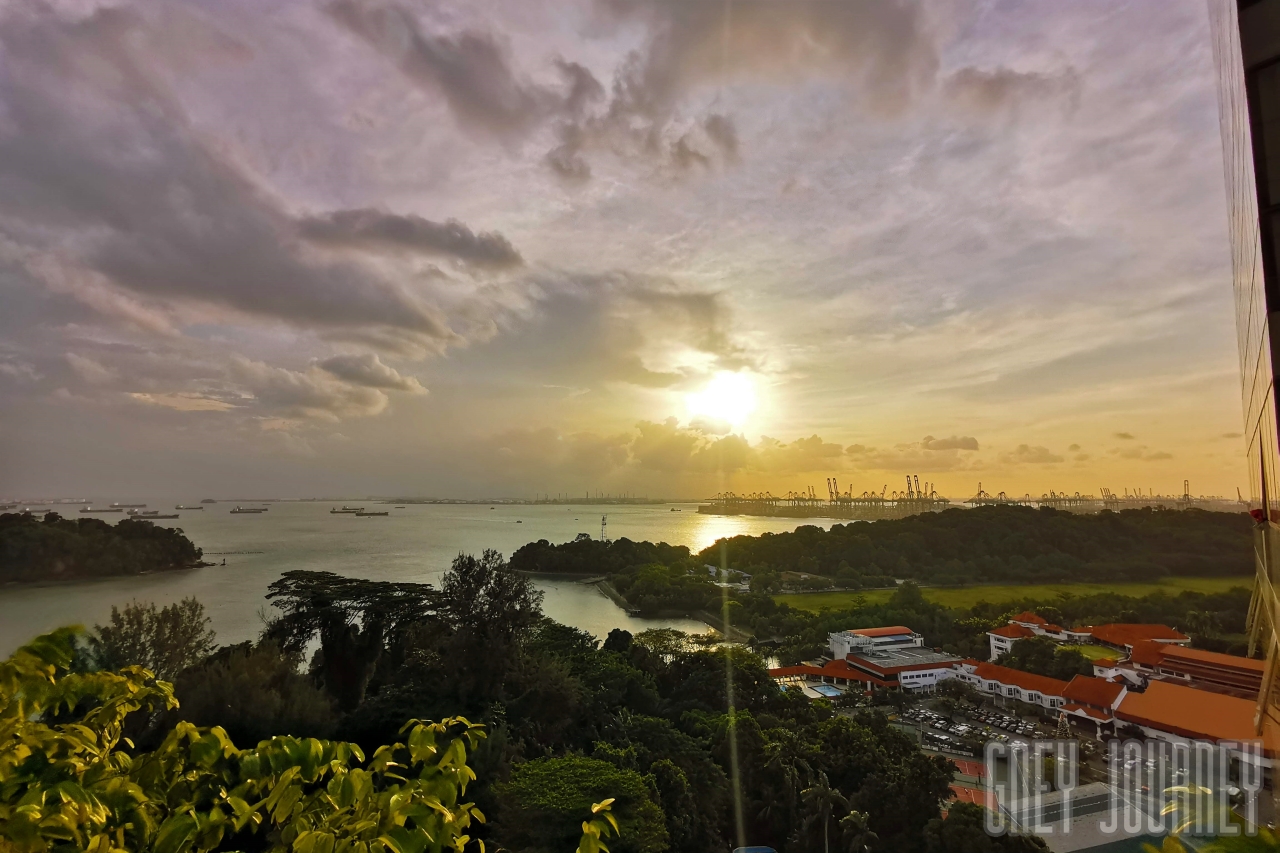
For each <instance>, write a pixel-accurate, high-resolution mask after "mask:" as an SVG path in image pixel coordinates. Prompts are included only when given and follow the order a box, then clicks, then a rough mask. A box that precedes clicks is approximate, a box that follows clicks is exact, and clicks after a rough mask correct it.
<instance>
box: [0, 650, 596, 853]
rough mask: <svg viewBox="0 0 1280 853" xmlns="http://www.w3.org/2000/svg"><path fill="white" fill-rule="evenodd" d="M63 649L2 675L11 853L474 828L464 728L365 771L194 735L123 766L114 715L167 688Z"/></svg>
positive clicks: (432, 842) (339, 757) (404, 839)
mask: <svg viewBox="0 0 1280 853" xmlns="http://www.w3.org/2000/svg"><path fill="white" fill-rule="evenodd" d="M74 644H75V635H74V631H73V630H72V629H62V630H60V631H57V632H55V633H53V634H48V635H45V636H43V637H40V638H38V639H36V640H35V641H34V642H32V643H30V644H28V645H26V646H24V647H22V648H21V649H19V650H18V651H17V652H16V653H15V654H14V655H13V656H12V657H10V658H9V659H8V660H7V661H5V662H3V663H0V838H3V839H4V840H6V841H8V842H9V844H10V845H11V846H12V847H13V848H14V849H15V850H17V851H19V853H61V851H67V853H70V851H73V850H82V851H88V853H110V852H111V851H121V850H129V851H140V853H141V851H147V853H202V851H212V850H218V849H222V848H224V847H225V848H229V849H245V848H252V849H257V850H268V851H280V853H285V851H292V853H325V851H335V850H345V851H352V853H356V851H364V853H405V851H409V850H414V851H422V853H426V851H442V850H456V851H461V850H462V849H463V848H464V846H465V845H466V843H467V841H468V840H469V836H468V834H467V832H468V829H469V828H470V826H471V825H472V822H473V821H481V820H483V819H484V817H483V815H481V814H480V813H479V812H478V811H477V810H476V809H475V808H474V806H473V805H472V804H471V803H469V802H466V801H465V799H464V795H465V793H466V789H467V786H468V784H469V783H470V782H471V781H472V780H473V779H474V774H473V773H472V771H471V770H470V768H468V767H467V764H466V758H467V754H468V752H469V751H470V750H471V749H473V748H474V747H475V745H476V743H477V742H478V741H479V740H480V738H482V737H483V736H484V734H483V732H482V731H481V730H480V728H479V727H478V726H475V725H472V724H471V723H469V722H467V721H466V720H463V719H451V720H445V721H443V722H441V723H417V722H414V723H412V724H411V725H409V726H406V732H407V734H408V737H407V738H406V740H405V742H404V743H396V744H391V745H388V746H384V747H381V748H380V749H379V750H378V751H377V752H375V753H374V754H373V756H372V757H371V758H370V759H369V760H368V761H366V760H365V758H364V755H363V753H362V752H361V751H360V750H359V749H358V748H356V747H354V746H352V745H349V744H345V743H336V742H326V741H320V740H315V739H298V738H288V737H278V738H273V739H272V740H270V741H266V742H263V743H261V744H259V746H258V747H257V748H256V749H238V748H237V747H236V746H235V745H234V743H232V741H231V740H230V739H229V738H228V737H227V736H226V733H225V732H223V731H222V730H221V729H219V728H213V729H207V730H206V729H200V728H197V727H196V726H193V725H191V724H190V723H179V724H178V725H177V726H175V727H174V729H173V730H172V731H171V732H170V733H169V734H168V736H167V737H166V738H165V739H164V742H163V743H161V745H160V746H159V747H158V748H157V749H155V750H154V751H152V752H149V753H135V752H133V751H132V750H130V749H128V748H127V744H125V743H124V742H123V740H122V729H123V726H124V721H125V718H126V717H127V716H128V715H129V714H131V713H135V712H138V711H143V712H148V713H155V712H157V711H162V710H165V709H170V708H173V707H175V705H176V702H175V700H174V698H173V695H172V691H171V690H170V686H169V685H168V684H167V683H165V682H163V681H156V680H155V679H154V677H153V676H152V674H151V673H150V672H148V671H146V670H145V669H143V668H141V667H126V668H125V669H123V670H122V671H120V672H118V673H116V672H92V673H74V672H71V671H70V670H69V667H70V664H71V661H72V656H73V652H74ZM82 708H87V709H88V710H84V711H79V710H77V709H82ZM69 714H70V715H73V716H72V719H71V720H69V721H64V722H58V723H53V722H46V721H45V720H46V717H47V716H49V715H58V718H59V719H60V720H66V718H67V715H69ZM582 811H583V813H584V814H585V813H586V811H587V810H586V809H583V810H582Z"/></svg>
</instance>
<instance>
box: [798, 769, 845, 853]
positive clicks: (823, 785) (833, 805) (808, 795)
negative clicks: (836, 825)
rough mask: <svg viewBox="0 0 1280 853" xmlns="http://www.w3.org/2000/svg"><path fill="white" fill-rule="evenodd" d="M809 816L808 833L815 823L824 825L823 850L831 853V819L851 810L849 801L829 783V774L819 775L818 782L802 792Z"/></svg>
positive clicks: (805, 826) (807, 820)
mask: <svg viewBox="0 0 1280 853" xmlns="http://www.w3.org/2000/svg"><path fill="white" fill-rule="evenodd" d="M800 797H801V799H802V800H804V804H805V807H806V810H807V811H808V814H807V815H806V816H805V819H804V828H805V830H806V831H807V830H808V829H809V828H810V827H812V826H813V825H814V824H815V823H821V824H822V850H823V853H831V839H830V830H831V818H832V816H833V815H836V814H839V813H841V812H843V811H845V810H847V809H848V808H849V800H848V799H847V798H846V797H845V796H844V794H841V793H840V791H839V790H838V789H836V788H832V787H831V785H830V784H828V782H827V774H826V773H819V774H818V778H817V780H816V781H815V782H814V783H813V784H812V785H810V786H809V787H808V788H805V789H804V790H803V791H801V792H800Z"/></svg>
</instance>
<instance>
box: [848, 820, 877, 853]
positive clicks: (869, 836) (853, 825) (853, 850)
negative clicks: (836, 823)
mask: <svg viewBox="0 0 1280 853" xmlns="http://www.w3.org/2000/svg"><path fill="white" fill-rule="evenodd" d="M840 838H841V841H842V842H843V845H842V846H843V849H844V851H845V853H866V851H868V850H870V849H871V845H872V844H875V843H876V842H877V841H879V840H880V836H878V835H876V834H875V833H874V832H872V831H871V829H870V828H869V827H868V826H867V813H866V812H860V811H851V812H849V813H848V814H847V815H845V816H844V817H842V818H840Z"/></svg>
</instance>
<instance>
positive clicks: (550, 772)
mask: <svg viewBox="0 0 1280 853" xmlns="http://www.w3.org/2000/svg"><path fill="white" fill-rule="evenodd" d="M496 787H497V793H498V796H499V797H500V798H501V799H502V801H503V811H502V815H501V816H500V817H499V819H498V827H497V829H498V833H497V834H498V837H499V839H500V840H501V841H502V842H503V843H504V844H505V845H506V846H507V847H510V848H511V849H512V850H519V851H522V853H549V851H554V850H566V849H568V848H569V846H570V845H572V844H573V842H574V839H576V838H577V837H578V836H579V835H580V834H581V833H582V828H581V826H580V821H581V820H582V818H581V815H582V814H583V813H584V812H587V811H588V810H590V809H591V808H592V803H593V802H595V801H597V800H601V799H603V798H604V796H605V795H606V794H608V795H611V796H613V797H614V798H615V799H614V802H613V804H612V805H613V814H614V816H615V817H616V819H617V821H618V824H619V828H620V830H621V840H619V841H618V842H616V843H615V844H614V845H613V846H612V850H613V853H661V851H663V850H666V849H667V840H668V839H667V828H666V823H665V818H664V816H663V814H662V809H660V808H659V807H658V806H657V805H656V804H655V803H654V802H653V800H652V799H651V794H650V790H649V787H648V786H647V785H646V784H645V780H644V778H643V777H642V776H641V775H640V774H639V773H636V772H635V771H631V770H623V769H620V768H618V767H616V766H614V765H613V764H610V763H609V762H607V761H600V760H598V759H595V758H586V757H584V756H581V755H563V756H559V757H556V758H536V759H534V760H533V761H526V762H525V763H523V764H518V765H516V766H515V767H514V768H513V769H512V772H511V781H510V782H506V783H504V784H501V785H498V786H496Z"/></svg>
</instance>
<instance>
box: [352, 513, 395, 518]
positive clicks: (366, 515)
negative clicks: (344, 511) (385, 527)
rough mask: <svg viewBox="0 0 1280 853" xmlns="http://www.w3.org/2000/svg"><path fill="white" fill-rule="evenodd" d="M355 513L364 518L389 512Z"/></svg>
mask: <svg viewBox="0 0 1280 853" xmlns="http://www.w3.org/2000/svg"><path fill="white" fill-rule="evenodd" d="M355 514H356V515H358V516H362V517H364V518H368V517H369V516H371V515H391V513H389V512H357V513H355Z"/></svg>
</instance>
